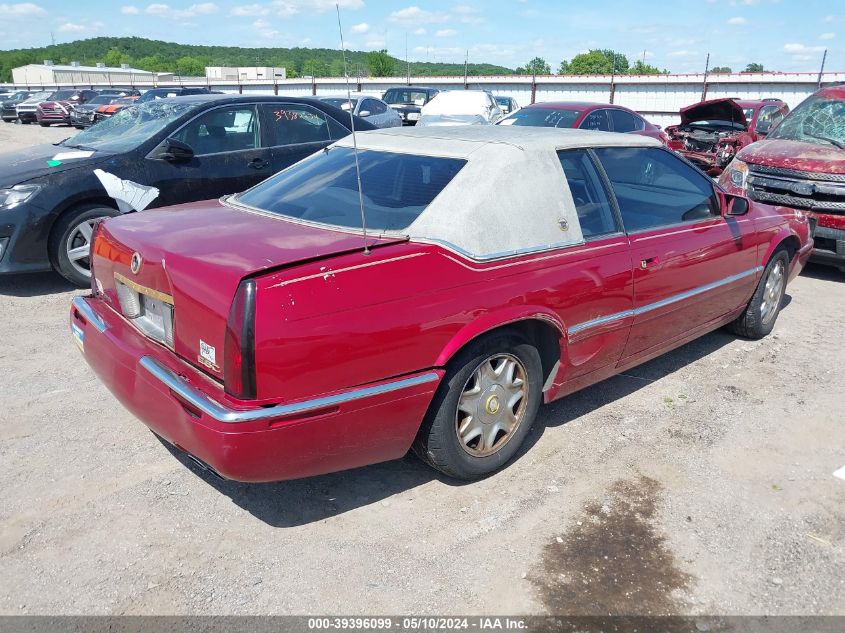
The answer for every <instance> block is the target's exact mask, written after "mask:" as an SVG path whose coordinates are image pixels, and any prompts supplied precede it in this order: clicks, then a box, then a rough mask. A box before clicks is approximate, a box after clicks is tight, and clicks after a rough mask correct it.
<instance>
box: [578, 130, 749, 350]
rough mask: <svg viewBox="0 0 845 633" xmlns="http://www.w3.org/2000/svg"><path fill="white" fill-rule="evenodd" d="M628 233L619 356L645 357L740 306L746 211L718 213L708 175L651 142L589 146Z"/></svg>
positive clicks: (744, 292)
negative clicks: (626, 298) (628, 281)
mask: <svg viewBox="0 0 845 633" xmlns="http://www.w3.org/2000/svg"><path fill="white" fill-rule="evenodd" d="M595 152H596V155H597V156H598V157H599V160H600V161H601V164H602V165H603V167H604V169H605V171H606V173H607V176H608V178H609V180H610V182H611V185H612V188H613V192H614V195H615V198H616V201H617V204H618V206H619V210H620V212H621V216H622V222H623V225H624V227H625V231H626V232H627V234H628V239H629V241H630V249H631V260H632V262H633V264H632V267H633V271H632V275H633V280H634V321H633V325H632V328H631V334H630V337H629V339H628V343H627V345H626V348H625V352H624V355H623V358H630V357H634V356H638V355H643V356H647V355H650V354H651V352H653V351H655V350H659V349H661V348H663V347H665V346H667V345H668V344H670V343H671V342H673V341H675V340H677V339H680V338H683V337H685V336H686V335H688V334H690V333H692V332H694V331H695V330H696V329H697V328H701V327H703V326H705V325H707V324H710V323H712V322H713V321H715V320H717V319H719V318H720V317H723V316H725V315H726V314H728V313H730V312H731V311H733V310H735V309H737V308H738V307H740V306H742V305H743V304H744V303H745V302H746V301H747V300H748V298H749V297H750V296H751V292H752V291H753V287H754V284H755V283H756V278H757V276H758V274H759V270H758V266H757V240H756V233H755V230H754V224H753V221H752V220H751V219H750V218H748V217H747V216H722V214H721V206H720V204H721V203H720V197H719V195H718V193H717V191H716V189H715V186H714V184H713V181H712V180H710V179H709V178H708V177H707V176H705V175H704V174H703V173H701V172H700V171H699V170H697V169H696V168H694V167H692V166H691V165H689V164H688V163H687V162H686V161H684V160H683V159H681V158H679V157H678V156H677V155H675V154H674V153H672V152H670V151H668V150H664V149H662V148H656V147H618V148H601V149H596V150H595Z"/></svg>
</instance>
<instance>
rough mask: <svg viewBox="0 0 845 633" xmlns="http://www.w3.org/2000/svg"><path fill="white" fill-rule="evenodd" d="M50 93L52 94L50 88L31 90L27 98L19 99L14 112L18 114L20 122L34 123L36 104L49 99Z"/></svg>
mask: <svg viewBox="0 0 845 633" xmlns="http://www.w3.org/2000/svg"><path fill="white" fill-rule="evenodd" d="M51 94H53V91H52V90H50V91H44V92H33V93H32V94H31V95H30V96H29V98H28V99H26V100H25V101H21V102H20V103H19V104H18V105H16V106H15V112H16V113H17V115H18V120H19V121H20V122H21V123H34V122H35V121H36V120H37V119H36V116H35V110H36V109H37V108H38V104H39V103H41V102H42V101H46V100H47V99H49V98H50V95H51Z"/></svg>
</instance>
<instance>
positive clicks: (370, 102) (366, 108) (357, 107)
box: [317, 92, 402, 128]
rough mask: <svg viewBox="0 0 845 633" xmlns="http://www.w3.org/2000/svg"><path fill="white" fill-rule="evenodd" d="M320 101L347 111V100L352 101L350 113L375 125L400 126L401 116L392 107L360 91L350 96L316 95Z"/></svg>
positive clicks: (380, 126)
mask: <svg viewBox="0 0 845 633" xmlns="http://www.w3.org/2000/svg"><path fill="white" fill-rule="evenodd" d="M317 98H318V99H319V100H320V101H323V102H324V103H328V104H329V105H333V106H334V107H336V108H340V109H341V110H345V111H347V112H348V111H349V101H350V99H351V101H352V107H353V110H352V114H354V115H356V116H359V117H361V118H362V119H367V121H368V122H369V123H372V124H373V125H375V126H376V127H379V128H382V127H402V117H401V116H399V113H398V112H396V110H394V109H393V108H391V107H390V106H389V105H387V104H386V103H385V102H384V101H382V100H381V99H379V98H378V97H372V96H370V95H366V94H364V93H361V92H353V93H352V95H351V97H347V96H346V95H327V96H319V97H317Z"/></svg>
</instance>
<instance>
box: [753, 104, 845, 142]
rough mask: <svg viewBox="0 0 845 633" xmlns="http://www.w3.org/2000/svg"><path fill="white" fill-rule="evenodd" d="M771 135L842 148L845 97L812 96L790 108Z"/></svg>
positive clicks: (844, 134)
mask: <svg viewBox="0 0 845 633" xmlns="http://www.w3.org/2000/svg"><path fill="white" fill-rule="evenodd" d="M768 138H770V139H772V138H780V139H786V140H793V141H804V142H805V143H815V144H817V145H834V146H836V147H839V148H842V147H843V146H845V101H843V100H841V99H830V98H826V97H809V98H807V99H805V100H804V101H803V102H801V104H800V105H799V106H798V107H797V108H795V109H794V110H793V111H792V112H790V113H789V114H788V115H787V117H786V118H785V119H784V120H783V121H781V123H780V125H778V126H777V127H776V128H775V129H774V130H773V131H772V133H771V134H769V137H768Z"/></svg>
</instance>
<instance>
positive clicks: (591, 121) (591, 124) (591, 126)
mask: <svg viewBox="0 0 845 633" xmlns="http://www.w3.org/2000/svg"><path fill="white" fill-rule="evenodd" d="M578 127H579V128H581V129H582V130H599V131H602V132H609V131H610V116H609V115H608V112H607V110H606V109H604V108H601V109H599V110H593V111H592V112H590V113H588V114H587V116H585V117H584V120H583V121H581V125H579V126H578Z"/></svg>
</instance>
